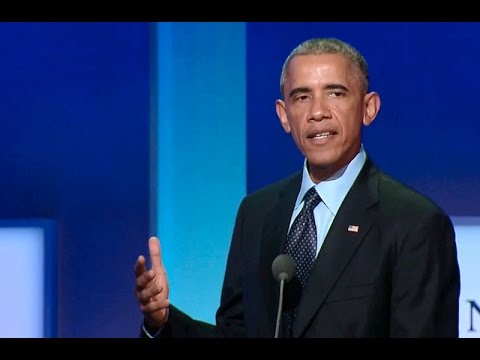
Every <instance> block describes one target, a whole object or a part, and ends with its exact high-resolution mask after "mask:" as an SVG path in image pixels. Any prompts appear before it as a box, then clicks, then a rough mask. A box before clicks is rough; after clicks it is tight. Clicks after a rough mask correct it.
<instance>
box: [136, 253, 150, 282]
mask: <svg viewBox="0 0 480 360" xmlns="http://www.w3.org/2000/svg"><path fill="white" fill-rule="evenodd" d="M146 263H147V262H146V260H145V257H143V256H142V255H140V256H139V257H138V259H137V262H136V263H135V275H136V276H137V277H139V276H140V275H142V274H143V273H144V272H145V271H147V266H146Z"/></svg>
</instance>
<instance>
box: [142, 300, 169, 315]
mask: <svg viewBox="0 0 480 360" xmlns="http://www.w3.org/2000/svg"><path fill="white" fill-rule="evenodd" d="M169 306H170V300H168V299H162V300H158V301H150V302H149V303H148V304H140V310H141V311H143V312H144V313H152V312H154V311H158V310H162V309H167V308H168V307H169Z"/></svg>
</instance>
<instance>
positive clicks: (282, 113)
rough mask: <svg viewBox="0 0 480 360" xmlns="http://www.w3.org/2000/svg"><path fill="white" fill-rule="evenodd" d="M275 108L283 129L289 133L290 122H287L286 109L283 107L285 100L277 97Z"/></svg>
mask: <svg viewBox="0 0 480 360" xmlns="http://www.w3.org/2000/svg"><path fill="white" fill-rule="evenodd" d="M275 110H276V111H277V116H278V118H279V120H280V124H282V127H283V130H285V132H286V133H290V131H291V128H290V123H289V122H288V117H287V110H286V109H285V101H283V100H280V99H278V100H277V101H275Z"/></svg>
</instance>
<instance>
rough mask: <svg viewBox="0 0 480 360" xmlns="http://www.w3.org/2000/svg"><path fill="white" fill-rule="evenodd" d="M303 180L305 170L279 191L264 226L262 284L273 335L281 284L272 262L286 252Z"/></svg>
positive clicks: (261, 260)
mask: <svg viewBox="0 0 480 360" xmlns="http://www.w3.org/2000/svg"><path fill="white" fill-rule="evenodd" d="M301 181H302V177H301V173H300V174H296V175H294V176H293V177H292V178H291V180H290V181H288V182H287V184H286V185H285V187H284V188H283V189H281V190H280V191H279V193H278V201H277V202H276V204H275V205H274V206H273V208H272V209H271V211H270V212H269V214H268V215H267V218H266V220H265V225H264V228H263V234H262V244H261V252H260V261H259V265H260V266H261V269H260V273H261V279H263V280H262V282H263V284H262V285H263V286H262V287H263V291H264V296H265V299H266V300H267V307H266V308H267V309H268V310H267V311H268V323H269V324H271V329H270V331H271V334H272V336H273V335H274V330H275V319H276V313H277V307H278V297H279V285H278V282H277V280H275V278H274V277H273V274H272V262H273V260H274V259H275V258H276V257H277V256H278V255H279V254H280V253H281V252H282V248H283V243H284V242H285V239H286V237H287V231H288V226H289V224H290V218H291V216H292V211H293V207H294V205H295V200H296V199H297V195H298V192H299V190H300V185H301Z"/></svg>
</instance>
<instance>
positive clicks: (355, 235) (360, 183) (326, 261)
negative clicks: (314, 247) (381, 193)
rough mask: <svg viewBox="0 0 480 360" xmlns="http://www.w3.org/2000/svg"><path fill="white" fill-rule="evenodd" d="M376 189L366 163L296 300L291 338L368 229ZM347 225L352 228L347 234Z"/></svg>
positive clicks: (371, 169) (305, 323)
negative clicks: (300, 295) (296, 307)
mask: <svg viewBox="0 0 480 360" xmlns="http://www.w3.org/2000/svg"><path fill="white" fill-rule="evenodd" d="M377 186H378V171H377V170H376V168H375V167H374V166H373V164H372V163H371V162H370V161H369V160H367V162H366V163H365V165H364V167H363V169H362V171H361V172H360V174H359V176H358V178H357V180H356V181H355V183H354V184H353V186H352V188H351V189H350V191H349V193H348V194H347V196H346V197H345V200H344V201H343V203H342V205H341V207H340V209H339V211H338V213H337V215H336V216H335V219H334V221H333V223H332V225H331V227H330V230H329V231H328V234H327V236H326V238H325V241H324V243H323V245H322V248H321V249H320V252H319V254H318V256H317V259H316V260H315V263H314V266H313V269H312V274H311V276H310V279H309V281H308V283H307V285H306V287H305V289H304V293H303V295H302V298H301V300H300V304H299V308H298V313H297V316H296V320H295V324H294V328H293V336H294V337H300V336H302V334H303V332H304V330H305V329H306V327H307V326H308V324H309V323H310V321H311V320H312V318H313V317H314V315H315V313H316V312H317V311H318V309H319V308H320V307H321V306H322V304H323V303H324V301H325V299H326V297H327V295H328V293H329V292H330V290H331V289H332V287H333V286H334V285H335V282H336V281H337V279H338V278H339V276H340V275H341V273H342V271H343V270H344V268H345V267H346V266H347V265H348V262H349V260H350V259H351V257H352V256H353V255H354V253H355V250H356V249H357V247H358V246H359V244H360V243H361V241H362V239H363V238H364V236H365V235H366V233H367V232H368V230H369V229H370V227H371V226H372V223H373V220H372V217H371V214H370V213H369V211H368V208H369V207H370V206H371V205H372V204H374V203H376V202H377V201H378V191H377ZM350 225H353V226H354V228H350V230H349V226H350ZM355 226H357V227H358V228H355Z"/></svg>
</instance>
